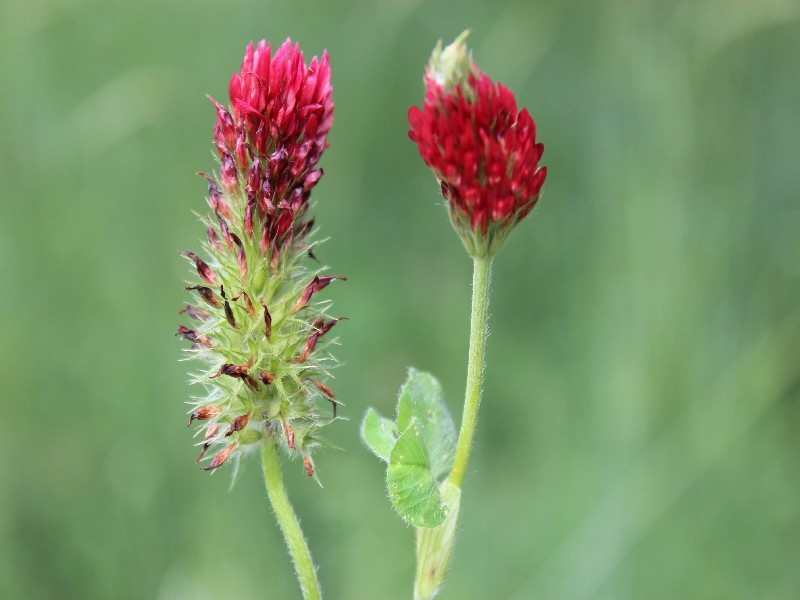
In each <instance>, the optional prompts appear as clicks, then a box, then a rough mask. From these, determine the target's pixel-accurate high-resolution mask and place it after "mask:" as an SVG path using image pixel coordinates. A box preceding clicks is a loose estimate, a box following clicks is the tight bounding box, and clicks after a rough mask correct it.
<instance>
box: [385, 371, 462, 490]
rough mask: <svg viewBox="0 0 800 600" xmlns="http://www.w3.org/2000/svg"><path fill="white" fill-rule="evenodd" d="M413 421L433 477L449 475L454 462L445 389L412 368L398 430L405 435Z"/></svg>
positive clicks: (399, 402)
mask: <svg viewBox="0 0 800 600" xmlns="http://www.w3.org/2000/svg"><path fill="white" fill-rule="evenodd" d="M414 418H416V419H417V426H418V427H419V429H420V432H421V434H422V443H423V444H425V448H426V450H427V452H428V460H429V461H430V468H431V471H432V472H433V476H434V477H435V478H436V479H439V478H440V477H441V476H442V475H446V474H447V473H448V472H449V471H450V467H451V466H452V465H453V459H454V458H455V453H456V430H455V426H454V425H453V418H452V417H451V416H450V412H449V411H448V410H447V406H446V405H445V403H444V393H443V392H442V385H441V384H440V383H439V382H438V381H437V380H436V378H435V377H434V376H433V375H431V374H430V373H422V372H421V371H417V370H416V369H414V368H411V369H409V370H408V379H406V382H405V383H404V384H403V387H402V388H401V389H400V397H399V398H398V400H397V427H398V429H399V430H400V431H405V430H406V428H407V427H408V425H409V423H410V422H411V420H412V419H414Z"/></svg>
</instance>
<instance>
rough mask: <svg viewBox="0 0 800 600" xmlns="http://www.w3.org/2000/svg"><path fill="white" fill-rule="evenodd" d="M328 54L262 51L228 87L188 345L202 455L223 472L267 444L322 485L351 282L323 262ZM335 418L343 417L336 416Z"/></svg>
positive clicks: (183, 333)
mask: <svg viewBox="0 0 800 600" xmlns="http://www.w3.org/2000/svg"><path fill="white" fill-rule="evenodd" d="M330 77H331V75H330V66H329V64H328V57H327V54H325V53H323V55H322V57H321V58H317V57H314V58H312V59H311V62H310V63H308V64H306V62H305V60H304V58H303V53H302V52H301V51H300V49H299V47H298V46H297V44H293V43H292V41H291V40H286V42H285V43H284V44H282V45H281V46H280V48H278V50H277V51H276V52H275V53H274V54H273V53H272V49H271V47H270V45H269V44H268V43H267V42H265V41H262V42H260V43H259V44H258V45H257V46H255V47H254V46H253V45H252V44H250V45H249V46H248V47H247V49H246V51H245V55H244V60H243V61H242V67H241V69H240V70H239V71H238V72H237V73H234V75H233V77H232V78H231V80H230V84H229V88H228V92H229V97H230V104H229V105H228V106H224V105H222V104H221V103H219V102H217V101H216V100H213V99H212V102H213V104H214V106H215V109H216V122H215V125H214V130H213V140H214V145H215V146H216V149H217V153H218V158H219V170H218V176H217V177H213V176H211V175H208V174H205V173H201V175H203V176H204V177H205V178H206V179H207V180H208V204H209V206H210V208H211V214H210V215H206V216H205V217H203V221H204V225H205V226H206V235H207V242H206V243H205V244H204V251H205V252H204V256H200V255H198V254H195V253H194V252H190V251H184V252H182V253H181V254H183V255H184V256H185V257H186V258H187V259H189V261H190V262H191V263H192V267H193V271H196V275H197V277H198V278H199V280H194V281H190V282H189V284H190V285H189V286H188V287H187V288H186V289H187V290H189V291H191V292H192V293H193V294H194V297H195V302H193V303H192V304H188V305H187V306H186V307H185V308H184V309H183V310H182V311H181V314H184V313H185V314H186V316H187V317H189V319H190V320H189V322H188V323H187V325H180V326H179V327H178V330H177V332H176V334H177V335H178V336H179V337H181V338H183V339H185V340H186V341H188V342H191V348H189V349H187V350H186V352H187V353H188V357H189V358H190V359H194V360H196V361H199V363H200V365H201V366H200V369H199V370H198V371H197V372H195V373H193V374H192V383H195V384H198V385H200V386H202V387H203V388H204V389H205V391H206V393H205V394H204V395H201V396H197V397H194V398H193V401H192V402H191V404H192V409H191V411H190V413H191V414H190V418H189V424H190V425H191V424H193V423H195V422H197V423H199V424H200V425H201V429H200V433H202V438H201V439H202V441H201V442H200V445H201V446H202V452H201V454H200V458H198V460H200V459H202V458H204V457H205V456H206V455H208V456H209V457H210V462H209V463H208V464H207V465H206V466H205V467H204V468H205V469H207V470H215V469H217V468H219V467H221V466H223V465H225V464H228V463H234V464H238V463H239V459H240V457H241V456H243V455H244V454H246V453H248V452H250V451H253V450H255V449H257V448H258V447H259V445H260V444H261V443H263V442H264V440H265V439H266V438H269V439H271V440H275V441H277V442H278V443H279V445H280V446H281V447H282V448H283V449H284V451H285V452H286V453H287V454H289V455H290V456H293V457H302V461H303V467H304V469H305V472H306V473H307V474H309V475H314V473H315V470H314V462H313V452H314V451H315V450H316V449H317V448H319V447H320V446H321V445H322V443H323V441H322V439H321V438H320V437H319V435H318V430H319V429H320V427H322V426H324V425H327V424H328V423H330V422H332V421H334V420H335V419H336V405H337V404H338V401H337V400H336V399H335V397H334V393H333V391H332V390H331V389H330V387H328V384H327V383H326V382H325V380H326V379H327V378H329V377H330V373H329V370H330V368H332V367H333V366H335V364H336V361H335V358H334V357H333V356H332V355H331V353H330V350H329V347H330V345H331V343H332V342H335V340H331V339H330V338H331V336H330V335H326V334H328V333H329V332H330V330H331V329H332V328H333V326H334V325H336V323H337V322H338V321H339V320H340V319H337V318H331V317H329V316H328V315H327V311H328V309H329V306H330V303H329V302H328V301H321V300H319V296H320V295H321V292H322V290H324V289H325V288H326V287H327V286H328V285H329V284H330V283H331V282H333V281H334V280H337V279H343V278H342V277H338V276H334V275H328V274H325V273H324V267H319V266H314V265H313V264H311V265H310V264H309V263H310V261H311V259H314V258H315V257H314V248H315V243H314V242H313V240H312V238H313V234H314V231H313V229H314V228H313V219H311V218H309V217H308V209H309V199H310V195H311V191H312V189H313V188H314V187H315V186H316V184H317V182H318V181H319V180H320V177H321V176H322V170H321V169H319V168H318V167H317V163H318V162H319V159H320V157H321V155H322V153H323V151H324V150H325V148H326V147H327V145H328V144H327V135H328V132H329V131H330V128H331V124H332V122H333V100H332V88H331V79H330ZM331 404H332V405H333V410H332V413H331V412H329V411H330V405H331Z"/></svg>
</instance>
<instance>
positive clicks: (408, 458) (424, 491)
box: [386, 419, 445, 527]
mask: <svg viewBox="0 0 800 600" xmlns="http://www.w3.org/2000/svg"><path fill="white" fill-rule="evenodd" d="M386 485H387V487H388V488H389V498H390V499H391V501H392V504H394V507H395V508H396V509H397V512H398V513H399V514H400V516H401V517H403V519H405V520H406V521H408V522H409V523H411V524H412V525H414V526H415V527H436V526H437V525H441V524H442V522H443V521H444V517H445V510H444V506H443V503H442V496H441V493H440V491H439V485H438V484H437V483H436V479H435V478H434V476H433V473H432V472H431V468H430V464H429V462H428V453H427V451H426V450H425V445H424V444H423V442H422V433H421V430H420V428H419V427H418V426H417V421H416V419H412V420H411V422H410V423H409V425H408V428H407V429H406V430H405V431H404V432H403V434H402V435H401V436H400V437H399V438H397V443H396V444H395V445H394V448H393V449H392V456H391V459H390V460H389V468H388V469H387V470H386Z"/></svg>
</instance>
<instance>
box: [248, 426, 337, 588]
mask: <svg viewBox="0 0 800 600" xmlns="http://www.w3.org/2000/svg"><path fill="white" fill-rule="evenodd" d="M261 463H262V465H263V467H264V483H265V484H266V486H267V495H268V496H269V501H270V502H271V503H272V510H273V512H274V513H275V518H276V519H277V520H278V525H279V526H280V528H281V532H282V533H283V538H284V539H285V540H286V545H287V546H288V547H289V555H290V556H291V557H292V562H294V568H295V571H297V579H298V580H299V581H300V588H301V589H302V590H303V598H304V599H305V600H319V599H320V598H322V592H321V591H320V587H319V581H317V573H316V570H315V569H314V561H313V560H312V559H311V552H310V551H309V549H308V544H306V539H305V538H304V537H303V531H302V530H301V529H300V522H299V521H298V520H297V516H296V515H295V514H294V510H293V509H292V505H291V504H290V503H289V497H288V496H287V495H286V488H285V487H284V485H283V477H282V476H281V457H280V454H279V453H278V445H277V444H276V443H275V442H274V441H272V440H270V439H269V438H267V439H265V440H264V443H263V444H262V450H261Z"/></svg>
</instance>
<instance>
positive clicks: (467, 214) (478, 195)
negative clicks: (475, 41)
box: [408, 32, 547, 256]
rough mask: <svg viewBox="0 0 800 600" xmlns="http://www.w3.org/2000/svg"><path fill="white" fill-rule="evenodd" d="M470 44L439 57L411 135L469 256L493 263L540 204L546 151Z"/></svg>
mask: <svg viewBox="0 0 800 600" xmlns="http://www.w3.org/2000/svg"><path fill="white" fill-rule="evenodd" d="M465 38H466V32H465V33H464V34H462V35H461V36H460V37H459V38H458V39H457V40H456V41H455V42H453V44H451V45H450V46H448V47H447V48H445V49H444V50H442V49H441V44H440V45H439V46H437V48H436V49H435V50H434V53H433V55H432V57H431V61H430V64H429V66H428V69H427V71H426V73H425V101H424V103H423V105H422V108H418V107H416V106H413V107H411V109H410V110H409V112H408V121H409V124H410V126H411V130H410V131H409V133H408V135H409V137H410V138H411V140H412V141H414V142H416V144H417V149H418V150H419V153H420V155H421V156H422V159H423V160H424V161H425V163H426V164H427V165H428V166H429V167H430V168H431V169H432V170H433V172H434V174H435V175H436V177H437V179H438V180H439V183H440V185H441V190H442V194H443V196H444V197H445V199H446V200H447V204H448V207H449V209H450V219H451V221H452V223H453V227H454V228H455V230H456V232H457V233H458V234H459V236H460V237H461V240H462V241H463V243H464V246H465V247H466V249H467V251H468V252H469V253H470V254H471V255H473V256H491V255H493V254H495V253H496V252H497V251H498V250H499V249H500V247H501V246H502V245H503V243H504V241H505V239H506V238H507V236H508V234H509V233H510V231H511V229H513V227H514V226H515V225H516V224H517V223H519V222H520V221H521V220H522V219H523V218H524V217H525V216H526V215H527V214H528V213H529V212H530V211H531V210H532V209H533V207H534V206H535V205H536V202H537V201H538V200H539V194H540V192H541V189H542V185H543V184H544V180H545V177H546V176H547V168H546V167H540V166H539V161H540V159H541V157H542V152H543V151H544V147H543V146H542V144H540V143H537V142H536V124H535V123H534V121H533V119H532V118H531V116H530V114H529V113H528V111H527V110H526V109H522V110H521V111H520V110H518V108H517V101H516V99H515V98H514V94H512V93H511V91H510V90H509V89H508V88H506V87H504V86H503V85H501V84H499V83H494V82H492V80H491V79H490V78H489V77H488V76H487V75H484V74H482V73H481V72H480V70H479V69H478V67H477V65H475V63H474V62H473V61H472V58H471V55H470V53H469V50H468V49H467V46H466V43H465V41H464V40H465Z"/></svg>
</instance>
